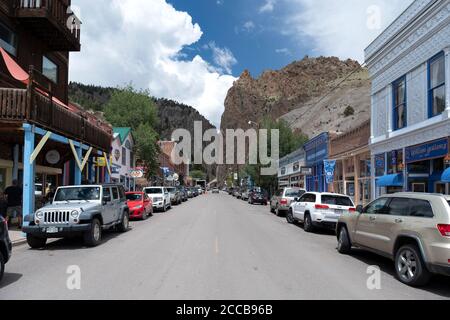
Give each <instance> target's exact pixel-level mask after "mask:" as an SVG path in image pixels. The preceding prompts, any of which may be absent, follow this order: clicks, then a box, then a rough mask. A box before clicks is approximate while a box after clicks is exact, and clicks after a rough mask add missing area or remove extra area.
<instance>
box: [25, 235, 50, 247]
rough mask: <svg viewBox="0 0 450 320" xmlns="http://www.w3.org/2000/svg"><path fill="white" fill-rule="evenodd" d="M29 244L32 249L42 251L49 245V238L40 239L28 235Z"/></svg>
mask: <svg viewBox="0 0 450 320" xmlns="http://www.w3.org/2000/svg"><path fill="white" fill-rule="evenodd" d="M27 243H28V245H29V246H30V248H32V249H42V248H43V247H45V244H46V243H47V238H38V237H35V236H32V235H31V234H27Z"/></svg>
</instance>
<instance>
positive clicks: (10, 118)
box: [0, 86, 112, 151]
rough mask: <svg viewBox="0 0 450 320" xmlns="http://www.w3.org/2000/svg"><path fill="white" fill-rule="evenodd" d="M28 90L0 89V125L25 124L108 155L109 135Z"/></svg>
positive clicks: (42, 95) (82, 117)
mask: <svg viewBox="0 0 450 320" xmlns="http://www.w3.org/2000/svg"><path fill="white" fill-rule="evenodd" d="M32 87H33V86H29V88H28V89H10V88H0V121H3V122H5V121H6V122H29V123H33V124H36V125H39V126H40V127H43V128H45V129H48V130H51V131H52V132H55V133H59V134H61V135H64V136H66V137H68V138H71V139H73V140H76V141H81V142H84V143H86V144H89V145H91V146H94V147H96V148H99V149H101V150H103V151H109V149H110V146H111V138H112V136H111V133H108V132H106V131H105V130H103V129H101V128H100V127H98V126H96V125H94V124H92V123H90V122H89V121H88V120H87V119H86V118H85V117H84V116H83V115H82V114H78V113H76V112H73V111H71V110H68V109H67V108H66V107H64V106H61V105H59V104H58V103H56V102H54V101H53V100H52V99H51V96H46V93H39V92H38V91H36V87H33V90H30V88H32Z"/></svg>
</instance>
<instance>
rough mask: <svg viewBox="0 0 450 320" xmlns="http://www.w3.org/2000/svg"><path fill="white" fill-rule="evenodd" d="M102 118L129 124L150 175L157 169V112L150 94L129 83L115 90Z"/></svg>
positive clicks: (139, 155)
mask: <svg viewBox="0 0 450 320" xmlns="http://www.w3.org/2000/svg"><path fill="white" fill-rule="evenodd" d="M105 117H106V119H107V120H108V121H109V122H110V123H111V124H112V125H113V126H115V127H131V128H132V130H133V135H134V138H135V142H136V154H137V156H138V157H139V158H140V159H141V160H142V161H144V162H145V164H146V166H147V168H148V169H149V175H152V174H155V173H156V170H157V168H158V159H157V158H158V154H159V152H160V150H159V147H158V144H157V142H158V134H157V133H156V131H155V128H156V126H157V124H158V114H157V110H156V106H155V104H154V102H153V100H152V99H151V98H150V94H149V92H148V91H146V90H140V91H137V90H135V89H133V87H132V86H131V85H129V86H126V87H123V88H118V89H117V90H115V91H114V92H113V93H112V95H111V99H110V100H109V102H108V103H107V104H106V105H105Z"/></svg>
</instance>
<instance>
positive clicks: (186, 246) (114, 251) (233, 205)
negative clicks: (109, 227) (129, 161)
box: [0, 193, 450, 300]
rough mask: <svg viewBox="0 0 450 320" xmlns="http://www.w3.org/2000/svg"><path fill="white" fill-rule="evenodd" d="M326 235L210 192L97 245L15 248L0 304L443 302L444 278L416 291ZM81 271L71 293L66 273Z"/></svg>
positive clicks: (449, 283)
mask: <svg viewBox="0 0 450 320" xmlns="http://www.w3.org/2000/svg"><path fill="white" fill-rule="evenodd" d="M335 247H336V240H335V237H334V236H333V235H332V234H331V233H326V232H323V233H321V234H307V233H305V232H304V231H303V230H302V229H301V228H300V227H299V226H295V225H288V224H287V223H286V221H285V219H282V218H278V217H276V216H274V215H272V214H270V213H269V209H268V207H264V206H250V205H248V204H247V203H245V202H243V201H241V200H237V199H235V198H233V197H231V196H229V195H227V194H224V193H221V194H220V195H215V194H214V195H213V194H208V195H205V196H200V197H198V198H196V199H193V200H190V201H189V202H188V203H185V204H183V205H181V206H179V207H175V208H174V209H172V210H171V211H169V212H167V213H164V214H162V213H161V214H160V213H158V214H156V215H155V216H154V217H152V218H151V219H149V220H147V221H144V222H141V221H138V222H133V224H132V230H130V231H129V232H127V233H126V234H116V233H110V234H107V235H106V236H105V240H104V243H103V244H102V245H100V246H99V247H96V248H89V249H87V248H84V247H83V245H82V242H81V241H78V240H70V241H68V240H65V241H64V240H61V241H55V242H52V243H51V244H49V245H48V246H47V248H46V249H45V250H30V249H29V248H28V246H27V245H24V246H20V247H17V248H15V250H14V254H13V258H12V260H11V261H10V263H9V264H8V265H7V267H6V274H5V278H4V281H3V282H2V284H1V285H0V300H4V299H448V298H450V279H448V278H444V277H437V278H435V279H434V280H433V282H432V283H431V285H430V286H428V287H427V288H425V289H413V288H409V287H407V286H405V285H402V284H401V283H400V282H398V281H397V280H396V279H395V278H394V276H393V272H394V270H393V266H392V263H391V262H390V261H389V260H385V259H383V258H379V257H378V256H375V255H372V254H369V253H364V252H359V251H356V252H354V253H353V255H352V256H342V255H339V254H338V253H337V252H336V250H335ZM70 265H78V266H79V267H80V268H81V290H74V291H71V290H68V289H67V287H66V281H67V277H68V274H66V270H67V267H68V266H70ZM370 265H379V266H380V267H381V269H382V271H383V272H382V280H381V285H382V289H381V290H375V291H370V290H368V289H367V287H366V281H367V278H368V275H367V274H366V270H367V267H368V266H370Z"/></svg>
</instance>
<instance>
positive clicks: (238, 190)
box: [233, 188, 242, 199]
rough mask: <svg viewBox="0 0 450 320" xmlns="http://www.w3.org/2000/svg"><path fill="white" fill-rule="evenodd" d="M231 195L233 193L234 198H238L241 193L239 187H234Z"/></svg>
mask: <svg viewBox="0 0 450 320" xmlns="http://www.w3.org/2000/svg"><path fill="white" fill-rule="evenodd" d="M233 195H234V196H235V197H236V198H238V199H240V198H241V195H242V193H241V189H239V188H236V189H234V192H233Z"/></svg>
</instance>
